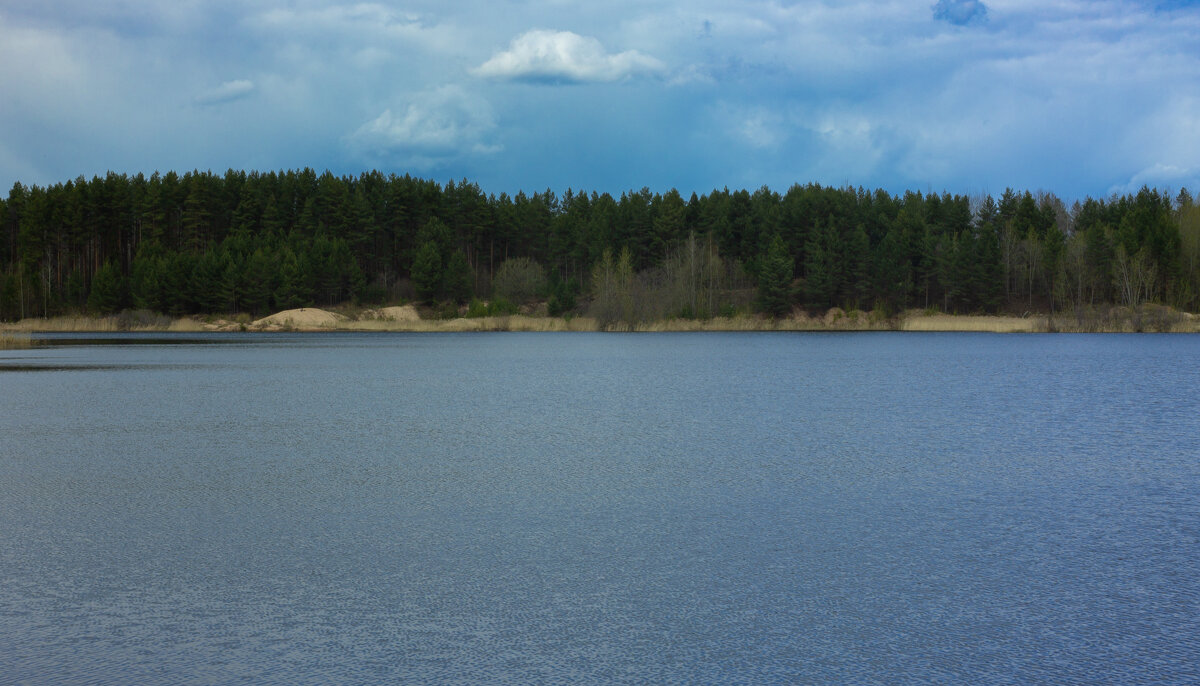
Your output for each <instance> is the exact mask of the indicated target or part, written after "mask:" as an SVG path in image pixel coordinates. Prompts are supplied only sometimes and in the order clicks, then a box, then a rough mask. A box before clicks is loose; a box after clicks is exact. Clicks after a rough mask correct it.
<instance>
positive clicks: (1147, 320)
mask: <svg viewBox="0 0 1200 686" xmlns="http://www.w3.org/2000/svg"><path fill="white" fill-rule="evenodd" d="M38 331H45V332H51V331H53V332H64V331H78V332H116V331H179V332H203V331H219V332H237V331H246V332H274V331H304V332H316V331H404V332H470V331H646V332H652V331H663V332H666V331H974V332H991V333H1050V332H1072V333H1074V332H1082V333H1133V332H1166V333H1200V315H1196V314H1191V313H1186V312H1179V311H1176V310H1171V309H1169V308H1164V307H1159V306H1150V305H1147V306H1144V307H1142V308H1140V309H1138V310H1130V309H1128V308H1112V309H1109V310H1104V311H1093V312H1088V313H1086V314H1080V313H1066V314H1059V315H1054V316H1050V315H1046V314H1030V315H1025V316H995V315H951V314H942V313H936V312H928V311H923V310H911V311H908V312H904V313H901V314H898V315H894V316H885V315H883V314H881V313H878V312H861V311H852V312H844V311H842V310H840V309H838V308H834V309H831V310H829V311H827V312H825V313H823V314H816V315H813V314H809V313H804V312H794V313H792V314H791V315H790V316H787V317H781V318H777V319H772V318H768V317H763V316H760V315H739V316H733V317H714V318H712V319H704V320H700V319H664V320H657V321H649V322H637V323H633V324H630V323H626V322H610V323H602V322H600V321H598V320H596V319H594V318H591V317H550V316H545V315H539V314H537V313H532V314H514V315H509V316H498V317H470V318H468V317H454V318H442V317H437V316H436V315H433V314H432V313H422V312H421V311H420V310H418V309H417V308H416V307H414V306H412V305H403V306H393V307H381V308H372V309H358V308H333V309H328V310H326V309H320V308H315V307H306V308H300V309H293V310H285V311H283V312H277V313H275V314H272V315H270V316H268V317H263V318H261V319H251V318H250V317H247V316H245V315H240V316H238V317H232V318H226V317H221V316H191V317H183V318H170V317H165V316H159V315H150V316H147V315H146V314H145V313H140V314H136V313H135V315H133V316H131V315H128V314H125V315H116V316H109V317H89V316H74V317H54V318H50V319H23V320H20V321H18V322H13V323H0V332H5V334H6V336H7V338H13V334H24V333H29V332H38ZM7 338H6V340H7ZM13 340H14V341H15V340H16V339H13ZM20 340H21V342H24V341H25V340H26V338H25V337H23V336H22V337H21V338H20Z"/></svg>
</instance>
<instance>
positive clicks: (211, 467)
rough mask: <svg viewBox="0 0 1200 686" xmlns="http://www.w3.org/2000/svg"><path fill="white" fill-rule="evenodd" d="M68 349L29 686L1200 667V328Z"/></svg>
mask: <svg viewBox="0 0 1200 686" xmlns="http://www.w3.org/2000/svg"><path fill="white" fill-rule="evenodd" d="M64 338H65V339H64V340H60V341H59V343H87V344H85V345H56V346H49V347H40V348H35V349H33V350H28V351H3V352H0V370H3V371H0V682H4V683H9V682H16V683H24V682H28V683H67V684H70V683H89V684H91V683H114V684H116V683H147V682H159V683H164V682H165V683H214V682H219V683H223V682H233V681H247V682H253V683H325V682H340V683H354V682H402V683H472V684H473V683H497V682H512V683H596V682H652V683H680V682H686V683H721V684H725V683H833V682H840V683H881V684H883V683H903V682H944V683H1028V682H1043V683H1087V682H1108V683H1125V684H1132V683H1188V682H1192V683H1195V682H1197V681H1200V666H1198V665H1200V446H1198V444H1197V438H1198V436H1200V368H1198V365H1197V361H1198V360H1200V337H1194V336H1155V335H1138V336H1114V335H1109V336H1074V335H1058V336H1033V335H1028V336H1015V335H1010V336H998V335H984V334H979V335H976V334H964V335H954V334H928V335H926V334H780V335H775V334H746V335H742V334H713V335H709V334H642V335H620V334H607V335H589V334H567V335H556V334H531V335H522V334H494V335H493V334H467V335H435V334H374V335H360V334H346V335H340V334H325V335H303V334H297V335H287V334H276V335H263V336H256V335H246V334H243V335H231V336H207V337H194V336H193V337H169V338H166V339H154V338H145V337H143V338H141V339H139V341H140V342H141V343H142V344H141V345H125V344H123V343H125V342H127V341H128V340H129V339H128V338H117V339H115V340H113V341H112V343H115V344H97V343H105V342H104V341H81V340H77V339H70V337H64Z"/></svg>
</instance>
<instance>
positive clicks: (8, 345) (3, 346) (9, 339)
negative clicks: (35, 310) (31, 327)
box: [0, 333, 33, 350]
mask: <svg viewBox="0 0 1200 686" xmlns="http://www.w3.org/2000/svg"><path fill="white" fill-rule="evenodd" d="M32 347H33V337H32V336H30V335H29V334H27V333H0V350H24V349H26V348H32Z"/></svg>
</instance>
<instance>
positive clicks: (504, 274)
mask: <svg viewBox="0 0 1200 686" xmlns="http://www.w3.org/2000/svg"><path fill="white" fill-rule="evenodd" d="M545 290H546V270H544V269H542V266H541V265H540V264H538V263H537V261H536V260H534V259H532V258H529V257H514V258H512V259H508V260H505V261H504V263H503V264H501V265H500V268H499V269H497V270H496V276H494V277H493V278H492V291H493V292H494V293H495V294H496V295H497V296H499V297H503V298H507V299H508V300H511V301H513V302H515V303H519V304H522V305H523V304H526V303H529V302H532V301H534V300H536V299H537V298H538V297H540V296H541V295H542V294H543V293H544V292H545Z"/></svg>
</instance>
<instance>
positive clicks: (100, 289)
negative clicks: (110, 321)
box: [88, 262, 128, 314]
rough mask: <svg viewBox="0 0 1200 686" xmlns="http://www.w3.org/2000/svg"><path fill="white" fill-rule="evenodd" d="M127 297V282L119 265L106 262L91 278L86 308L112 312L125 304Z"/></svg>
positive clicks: (105, 312)
mask: <svg viewBox="0 0 1200 686" xmlns="http://www.w3.org/2000/svg"><path fill="white" fill-rule="evenodd" d="M127 298H128V288H127V283H126V281H125V276H124V275H123V274H122V273H121V269H120V267H118V266H117V265H115V264H113V263H112V262H106V263H105V264H104V266H103V267H101V268H100V269H99V270H98V271H97V272H96V276H95V277H93V278H92V291H91V293H90V294H89V295H88V310H90V311H91V312H94V313H96V314H113V313H115V312H119V311H120V310H121V309H123V308H124V307H125V306H126V301H127Z"/></svg>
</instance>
